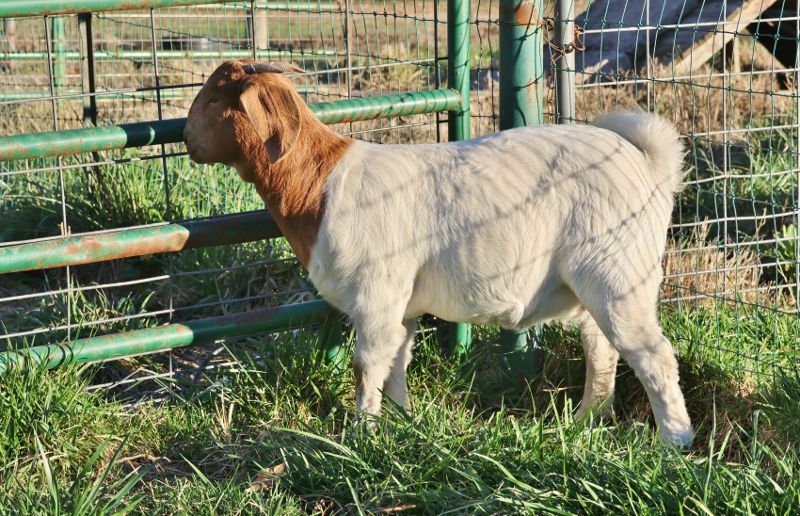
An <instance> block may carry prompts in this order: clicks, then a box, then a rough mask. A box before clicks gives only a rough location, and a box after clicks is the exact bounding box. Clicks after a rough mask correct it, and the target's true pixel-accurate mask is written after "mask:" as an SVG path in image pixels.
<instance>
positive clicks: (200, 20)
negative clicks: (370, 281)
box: [0, 0, 446, 385]
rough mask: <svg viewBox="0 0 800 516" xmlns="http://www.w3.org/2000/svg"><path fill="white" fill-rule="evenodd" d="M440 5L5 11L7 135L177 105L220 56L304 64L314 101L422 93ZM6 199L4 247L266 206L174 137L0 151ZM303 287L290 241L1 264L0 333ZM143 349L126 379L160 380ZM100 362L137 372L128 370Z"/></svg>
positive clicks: (429, 85)
mask: <svg viewBox="0 0 800 516" xmlns="http://www.w3.org/2000/svg"><path fill="white" fill-rule="evenodd" d="M438 9H439V6H438V5H437V4H435V3H434V2H431V1H429V0H423V1H416V2H402V3H396V2H395V3H391V4H386V3H383V2H371V1H370V2H358V1H353V2H342V3H338V2H230V3H224V4H209V5H193V6H184V7H170V8H160V9H150V10H140V11H126V12H114V11H106V12H99V13H92V14H91V15H86V14H83V15H74V14H72V15H57V16H34V17H25V18H17V19H13V18H7V19H5V20H4V23H3V29H4V34H3V43H2V45H3V46H2V48H0V66H2V67H3V70H4V73H3V74H2V78H0V120H2V122H0V135H12V134H18V133H31V132H38V131H52V130H64V129H74V128H79V127H86V126H91V125H113V124H121V123H128V122H137V121H143V120H160V119H167V118H175V117H181V116H185V114H186V112H187V110H188V108H189V106H190V104H191V101H192V99H193V97H194V95H195V94H196V93H197V91H198V90H199V88H200V87H201V86H202V84H203V83H204V81H205V79H206V77H207V76H208V75H210V74H211V72H213V70H214V69H215V67H216V66H217V65H218V64H219V63H221V62H222V61H223V60H225V59H231V58H257V59H264V60H271V61H286V62H292V63H294V64H297V65H299V66H302V67H303V68H304V69H305V70H306V71H308V72H309V73H308V74H306V75H303V76H301V77H300V78H298V80H297V86H298V90H299V91H300V92H301V93H302V94H303V96H304V98H305V99H306V100H307V101H308V102H310V103H313V102H325V101H330V100H339V99H347V98H364V97H372V96H375V95H387V94H392V93H397V92H409V91H411V92H414V91H427V90H430V89H433V88H436V87H438V86H441V85H442V82H443V78H444V77H445V76H446V69H445V68H444V66H445V65H446V54H444V53H443V52H441V51H440V50H439V43H438V42H441V41H444V39H445V25H444V22H443V20H440V21H438V22H437V21H436V20H437V16H439V12H438ZM440 32H441V35H440V34H439V33H440ZM437 52H439V54H437ZM437 55H438V56H439V59H438V60H437ZM90 64H93V66H92V69H91V70H90ZM439 118H440V116H439V115H436V114H422V115H409V116H404V117H400V118H392V119H384V120H371V121H354V122H347V123H343V124H338V125H336V126H334V127H335V129H336V130H338V131H340V132H343V133H346V134H351V135H353V136H355V137H357V138H361V139H368V140H373V141H381V142H411V141H414V142H434V141H437V140H438V139H440V138H441V137H442V135H444V136H446V134H445V133H442V135H440V131H439V127H440V125H441V123H440V122H441V121H440V120H439ZM441 118H444V117H441ZM0 197H2V202H0V219H2V220H3V223H2V228H1V229H0V246H2V247H5V246H9V245H14V244H20V243H31V242H38V241H43V240H47V239H50V238H54V237H58V236H63V235H69V234H85V233H87V232H95V233H98V234H102V233H104V232H108V231H109V230H113V229H118V228H131V227H154V226H158V225H161V224H164V223H166V222H169V221H174V220H186V219H197V218H200V217H206V216H213V215H220V214H230V213H239V212H246V211H250V210H258V209H263V201H262V200H261V199H260V198H259V197H258V196H257V194H256V193H255V192H254V191H253V190H252V189H250V188H247V187H246V186H245V185H244V184H243V183H241V181H240V180H239V179H238V177H236V175H235V174H231V173H230V171H227V170H225V169H224V168H223V167H219V166H202V167H201V166H196V165H190V163H189V160H188V158H187V157H186V156H185V149H184V148H183V145H182V144H168V145H160V146H150V147H142V148H136V149H127V150H114V151H103V152H94V153H84V154H78V155H74V156H60V157H52V158H39V159H29V160H19V161H8V162H3V163H0ZM0 248H1V247H0ZM314 297H315V293H314V292H313V289H312V287H311V285H310V283H309V282H308V280H307V279H306V278H305V275H304V273H303V272H302V271H301V270H300V268H299V267H298V265H297V263H296V261H295V260H294V258H293V255H292V254H291V251H290V249H289V247H288V246H287V245H286V243H285V242H284V241H283V240H272V241H262V242H251V243H244V244H236V245H229V246H220V247H213V248H206V249H194V250H189V251H184V252H182V253H179V254H176V255H154V256H150V257H143V258H129V259H124V260H114V261H111V262H105V263H100V264H94V265H82V266H79V267H65V268H59V269H52V270H47V271H36V272H26V273H18V274H7V275H4V276H3V281H2V282H0V321H2V323H1V324H0V342H3V347H4V348H7V349H14V348H24V347H28V346H32V345H39V344H43V343H49V342H59V341H61V340H64V339H75V338H78V337H86V336H92V335H97V334H106V333H112V332H115V331H123V330H131V329H137V328H144V327H149V326H152V325H156V324H161V323H164V322H168V321H171V320H179V321H180V320H188V319H193V318H198V317H210V316H218V315H224V314H229V313H240V312H244V311H247V310H252V309H255V308H259V307H272V306H278V305H283V304H291V303H296V302H298V301H304V300H309V299H313V298H314ZM212 349H215V348H212ZM205 351H208V350H205V349H204V350H199V351H198V350H189V351H182V352H180V353H178V354H173V355H171V356H170V357H168V358H165V359H163V360H166V361H167V362H168V364H167V367H168V369H167V371H172V365H173V363H172V361H173V359H174V358H175V357H176V356H177V357H181V356H182V357H186V356H194V355H197V354H198V353H201V354H202V353H205ZM214 356H216V355H214ZM153 360H156V361H157V362H158V361H159V360H162V359H161V358H153V359H147V358H146V359H140V360H139V361H135V362H132V363H135V364H136V366H135V367H134V377H136V378H139V379H141V378H156V377H159V376H162V375H163V374H164V373H165V371H164V366H165V364H164V363H159V364H154V362H153ZM218 361H221V362H223V363H224V362H225V361H226V359H225V358H224V357H219V358H218ZM185 362H187V363H188V362H193V363H195V365H198V367H200V366H201V365H202V361H201V362H197V361H196V360H195V361H192V360H186V361H185ZM109 374H111V375H112V376H115V377H116V380H117V381H119V382H121V383H120V385H128V384H130V383H131V379H130V377H129V374H128V373H127V372H124V368H123V372H122V373H120V372H119V371H116V372H115V371H111V372H109ZM106 379H107V378H106ZM101 380H103V379H102V378H101ZM105 383H108V382H105Z"/></svg>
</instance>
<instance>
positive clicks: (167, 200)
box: [150, 7, 175, 374]
mask: <svg viewBox="0 0 800 516" xmlns="http://www.w3.org/2000/svg"><path fill="white" fill-rule="evenodd" d="M150 47H151V49H152V56H151V64H152V66H153V82H154V86H155V87H156V111H157V113H158V119H159V120H163V112H162V109H161V74H160V73H159V70H158V65H159V63H158V46H157V43H156V14H155V9H153V8H152V7H151V8H150ZM160 150H161V173H162V175H163V178H164V208H165V210H166V213H165V214H164V216H165V218H166V220H168V221H170V222H172V201H171V196H170V187H169V175H168V173H167V147H166V146H165V145H164V144H163V143H162V144H161V145H160ZM167 271H168V273H169V277H170V279H169V281H167V289H168V292H169V294H168V297H169V312H168V316H167V317H168V320H169V321H172V316H173V315H174V313H175V306H174V298H175V286H174V284H173V283H172V277H173V273H174V272H175V265H174V261H173V257H172V256H171V255H170V256H168V257H167ZM173 367H174V364H173V354H172V350H170V352H169V372H170V374H172V373H173V372H174V368H173Z"/></svg>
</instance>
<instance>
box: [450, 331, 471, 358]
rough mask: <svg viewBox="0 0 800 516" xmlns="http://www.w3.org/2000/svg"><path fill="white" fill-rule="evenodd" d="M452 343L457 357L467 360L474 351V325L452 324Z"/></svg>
mask: <svg viewBox="0 0 800 516" xmlns="http://www.w3.org/2000/svg"><path fill="white" fill-rule="evenodd" d="M450 343H451V346H452V349H453V353H455V355H456V356H457V357H460V358H465V357H466V356H467V355H469V353H470V351H471V350H472V325H471V324H466V323H452V324H450Z"/></svg>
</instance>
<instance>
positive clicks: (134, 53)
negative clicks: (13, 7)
mask: <svg viewBox="0 0 800 516" xmlns="http://www.w3.org/2000/svg"><path fill="white" fill-rule="evenodd" d="M186 44H187V45H190V44H191V43H190V42H188V41H187V42H186ZM52 55H53V56H54V57H56V58H59V59H66V60H68V61H78V60H80V59H83V56H81V53H80V52H78V51H77V50H66V51H63V52H57V51H54V52H53V53H52ZM258 55H259V57H261V58H262V59H275V60H292V59H308V60H312V59H330V58H331V57H336V56H338V55H339V53H338V52H337V51H336V50H309V51H300V50H270V49H264V50H259V51H258ZM156 57H158V59H248V58H251V57H253V51H252V50H235V49H227V50H191V49H186V50H157V51H156ZM47 58H48V55H47V52H0V61H39V60H43V59H47ZM94 58H95V60H97V61H111V60H121V59H152V58H153V52H152V51H150V50H95V51H94ZM320 73H325V72H324V71H321V72H320ZM330 73H335V72H330Z"/></svg>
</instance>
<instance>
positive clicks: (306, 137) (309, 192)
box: [237, 119, 353, 265]
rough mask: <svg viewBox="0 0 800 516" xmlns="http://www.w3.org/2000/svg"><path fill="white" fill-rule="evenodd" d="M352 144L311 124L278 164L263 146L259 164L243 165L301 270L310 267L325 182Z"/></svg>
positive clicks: (319, 220) (304, 129)
mask: <svg viewBox="0 0 800 516" xmlns="http://www.w3.org/2000/svg"><path fill="white" fill-rule="evenodd" d="M352 143H353V140H351V139H350V138H345V137H344V136H341V135H339V134H337V133H335V132H334V131H331V130H330V129H328V128H327V127H325V126H324V125H323V124H322V123H320V122H319V121H317V120H316V119H314V120H313V121H307V122H306V124H305V125H304V126H303V130H302V131H301V134H300V137H299V138H298V141H297V143H296V144H295V145H294V147H293V148H292V149H291V151H290V152H289V153H288V154H287V155H286V156H284V158H283V159H281V160H280V161H279V162H277V163H274V164H271V163H269V161H268V159H267V157H266V151H265V150H264V148H263V146H262V147H261V149H260V151H261V152H258V153H256V154H255V155H256V156H257V159H256V160H255V161H254V162H253V161H251V162H249V163H248V164H246V165H245V168H246V169H248V170H247V171H246V172H245V174H248V173H249V174H252V175H249V177H251V178H253V182H254V183H255V185H256V189H257V191H258V193H259V195H260V196H261V198H262V199H264V202H265V203H266V204H267V207H268V208H269V210H270V213H271V214H272V216H273V217H274V218H275V221H276V222H277V223H278V226H279V227H280V228H281V231H283V234H284V236H285V237H286V239H287V240H288V241H289V244H290V245H291V246H292V248H293V249H294V251H295V254H296V255H297V257H298V259H299V260H300V262H301V263H302V264H303V265H307V264H308V260H309V257H310V253H311V248H312V247H313V245H314V243H315V242H316V236H317V229H318V228H319V224H320V222H321V221H322V215H323V213H324V210H325V180H326V179H327V177H328V175H329V174H330V173H331V171H332V170H333V168H334V167H335V166H336V164H337V163H339V161H340V160H341V158H342V156H343V155H344V153H345V152H346V151H347V149H348V148H349V147H350V145H352ZM237 168H239V167H238V166H237Z"/></svg>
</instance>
